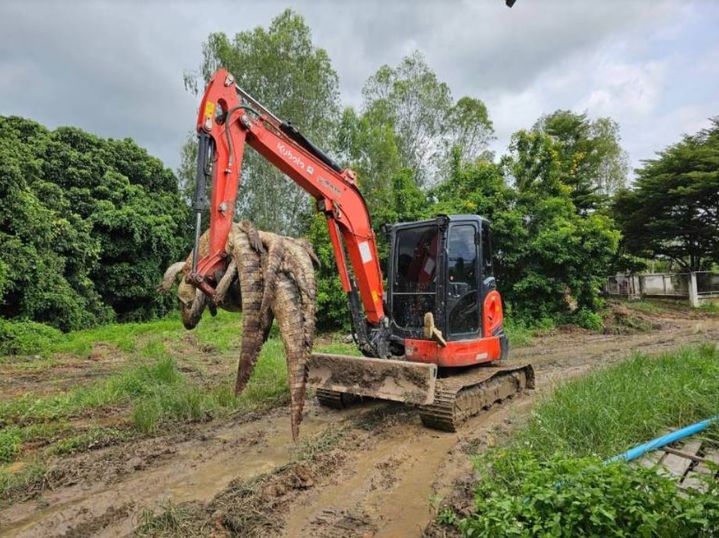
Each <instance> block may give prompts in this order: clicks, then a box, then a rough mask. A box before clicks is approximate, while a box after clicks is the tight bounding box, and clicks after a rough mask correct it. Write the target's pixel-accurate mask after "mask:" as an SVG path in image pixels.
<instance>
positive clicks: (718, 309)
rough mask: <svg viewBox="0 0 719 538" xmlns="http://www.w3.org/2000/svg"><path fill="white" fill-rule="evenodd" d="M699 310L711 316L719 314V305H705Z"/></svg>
mask: <svg viewBox="0 0 719 538" xmlns="http://www.w3.org/2000/svg"><path fill="white" fill-rule="evenodd" d="M699 310H701V311H702V312H707V313H709V314H719V303H703V304H702V305H701V306H700V307H699Z"/></svg>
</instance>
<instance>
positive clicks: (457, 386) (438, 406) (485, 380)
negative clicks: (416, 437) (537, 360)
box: [419, 366, 534, 432]
mask: <svg viewBox="0 0 719 538" xmlns="http://www.w3.org/2000/svg"><path fill="white" fill-rule="evenodd" d="M492 370H494V369H491V368H487V367H479V368H475V369H473V370H472V371H470V372H467V373H463V374H460V375H457V376H453V377H448V378H444V379H438V380H437V385H436V388H435V400H434V403H433V404H431V405H422V406H419V409H420V417H421V419H422V424H424V425H425V426H427V427H428V428H433V429H436V430H443V431H447V432H454V431H457V427H458V426H459V425H460V424H461V423H462V422H463V421H465V420H467V419H468V418H469V417H471V416H474V415H476V414H478V413H479V412H481V411H482V410H484V409H488V408H489V407H491V406H492V405H494V404H495V403H497V402H501V401H502V400H505V399H508V398H511V397H512V396H514V395H515V394H519V393H521V392H522V391H523V390H524V389H525V388H527V387H528V388H534V371H533V370H532V368H531V366H520V367H518V368H516V369H497V370H496V373H494V374H492V373H491V372H492ZM488 376H489V377H488Z"/></svg>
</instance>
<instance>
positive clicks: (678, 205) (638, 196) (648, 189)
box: [614, 118, 719, 271]
mask: <svg viewBox="0 0 719 538" xmlns="http://www.w3.org/2000/svg"><path fill="white" fill-rule="evenodd" d="M711 123H712V124H711V127H709V128H708V129H704V130H702V131H700V132H699V133H697V134H695V135H691V136H685V137H684V138H683V139H682V140H681V141H680V142H678V143H677V144H674V145H673V146H669V147H668V148H666V149H665V150H663V151H661V152H659V153H658V156H657V158H655V159H650V160H647V161H644V163H643V166H642V167H641V168H640V169H638V170H637V175H638V178H637V180H636V182H635V184H634V187H633V189H631V190H623V191H621V192H619V193H618V194H617V197H616V199H615V202H614V215H615V218H616V219H617V221H618V222H619V224H620V226H621V228H622V231H623V234H624V246H625V247H626V249H627V250H628V251H629V252H630V253H631V254H634V255H636V256H642V257H648V258H663V259H667V260H671V261H672V262H674V263H675V264H677V265H678V266H679V267H681V268H682V269H683V270H686V271H699V270H703V269H710V268H711V266H712V264H713V263H717V261H719V118H714V119H713V120H712V122H711Z"/></svg>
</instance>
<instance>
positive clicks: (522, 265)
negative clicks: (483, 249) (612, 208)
mask: <svg viewBox="0 0 719 538" xmlns="http://www.w3.org/2000/svg"><path fill="white" fill-rule="evenodd" d="M555 146H556V142H554V141H553V140H552V138H551V137H550V136H549V135H547V134H544V133H539V132H528V131H520V132H518V133H516V134H515V135H514V136H513V138H512V143H511V145H510V153H509V154H508V155H507V156H506V157H505V158H504V159H503V160H502V163H501V164H495V163H493V162H491V161H488V160H479V161H477V162H474V163H464V164H463V163H462V162H461V160H460V159H459V158H458V155H455V159H454V165H453V167H452V169H453V172H452V175H451V177H450V178H449V179H447V180H446V181H444V182H442V183H440V184H439V185H437V187H435V188H434V189H433V190H432V191H431V193H430V197H431V198H433V199H434V200H436V203H435V204H434V205H433V206H432V208H431V212H433V213H475V214H479V215H481V216H483V217H485V218H488V219H489V220H490V221H491V224H492V229H493V233H494V240H493V245H494V265H495V275H496V277H497V281H498V285H499V289H500V291H501V292H502V295H503V297H504V299H505V301H506V302H507V303H509V305H510V307H511V315H512V316H513V317H514V318H515V319H520V320H524V321H526V322H528V323H535V322H537V321H539V320H541V319H542V318H550V319H553V320H555V321H561V320H567V319H569V317H570V314H572V311H574V315H573V318H574V319H575V320H577V321H581V322H582V323H584V324H587V323H591V324H594V323H596V321H597V320H596V317H595V316H593V315H592V314H591V313H592V312H594V311H595V310H596V309H597V308H598V307H599V306H600V304H601V300H600V296H599V293H600V291H601V285H602V283H603V281H604V277H605V275H606V274H607V271H608V267H609V265H610V263H611V261H612V258H613V256H614V254H615V252H616V250H617V243H618V240H619V233H618V232H617V230H616V229H615V228H614V225H613V223H612V221H611V220H610V219H609V218H608V217H606V216H603V215H601V214H599V213H596V212H594V213H592V214H589V215H580V214H579V213H578V212H577V209H576V207H575V206H574V203H573V201H572V197H571V189H570V187H568V186H567V185H565V184H563V183H562V182H561V181H560V179H559V177H560V166H559V163H558V162H557V161H558V159H559V151H558V149H557V148H556V147H555Z"/></svg>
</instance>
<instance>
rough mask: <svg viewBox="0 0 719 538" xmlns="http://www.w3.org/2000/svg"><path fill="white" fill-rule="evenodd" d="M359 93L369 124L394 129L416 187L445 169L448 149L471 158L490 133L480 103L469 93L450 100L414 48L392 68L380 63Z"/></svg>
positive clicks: (447, 91)
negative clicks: (454, 148)
mask: <svg viewBox="0 0 719 538" xmlns="http://www.w3.org/2000/svg"><path fill="white" fill-rule="evenodd" d="M362 94H363V96H364V116H366V118H367V119H368V121H369V122H370V123H371V124H372V125H380V126H389V127H390V128H391V129H393V130H394V132H395V134H396V137H397V146H398V148H399V152H400V164H401V166H402V167H404V168H409V169H411V170H412V171H413V173H414V175H415V178H416V182H417V184H418V185H419V186H426V185H429V184H431V183H434V182H436V176H437V175H438V172H441V171H446V170H447V168H446V165H447V163H448V160H449V158H450V155H451V151H452V148H453V147H459V148H460V154H461V156H462V159H463V160H465V161H471V160H473V159H475V158H477V157H478V156H479V155H480V153H481V152H482V151H484V150H485V149H486V146H487V143H488V141H489V140H490V139H491V137H492V133H493V129H492V123H491V121H490V120H489V117H488V114H487V109H486V107H485V105H484V103H482V101H480V100H479V99H474V98H471V97H463V98H461V99H460V100H459V101H457V103H454V102H453V100H452V92H451V91H450V89H449V86H448V85H447V84H446V83H444V82H441V81H439V80H438V79H437V75H436V74H435V73H434V72H433V71H432V70H431V69H430V67H429V66H428V65H427V63H426V61H425V59H424V57H423V56H422V54H421V53H420V52H418V51H415V52H414V53H412V54H411V55H410V56H407V57H405V58H404V59H403V60H402V61H401V62H400V64H399V65H398V66H397V67H394V68H393V67H390V66H388V65H384V66H382V67H380V68H379V69H378V70H377V72H376V73H375V74H374V75H373V76H372V77H370V78H369V80H368V81H367V83H366V84H365V86H364V89H363V90H362Z"/></svg>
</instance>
